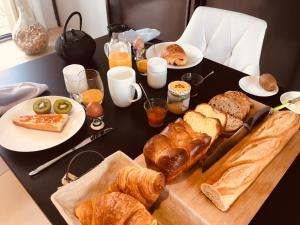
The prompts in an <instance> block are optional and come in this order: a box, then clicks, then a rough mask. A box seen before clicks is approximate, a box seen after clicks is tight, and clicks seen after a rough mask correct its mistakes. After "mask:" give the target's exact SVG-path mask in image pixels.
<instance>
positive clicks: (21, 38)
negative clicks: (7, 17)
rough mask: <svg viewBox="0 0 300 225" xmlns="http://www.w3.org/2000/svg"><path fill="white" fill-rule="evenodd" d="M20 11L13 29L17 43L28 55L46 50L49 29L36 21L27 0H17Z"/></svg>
mask: <svg viewBox="0 0 300 225" xmlns="http://www.w3.org/2000/svg"><path fill="white" fill-rule="evenodd" d="M16 5H17V8H18V12H19V18H18V21H17V23H16V25H15V27H14V30H13V40H14V41H15V43H16V45H17V46H18V47H19V48H20V49H21V50H22V51H24V52H25V53H26V54H28V55H34V54H38V53H41V52H43V51H45V50H46V48H47V46H48V33H47V30H46V29H45V28H44V27H43V26H42V25H41V24H40V23H38V22H37V21H36V19H35V18H34V16H33V14H32V12H31V11H30V8H29V7H28V5H27V2H23V1H21V0H16Z"/></svg>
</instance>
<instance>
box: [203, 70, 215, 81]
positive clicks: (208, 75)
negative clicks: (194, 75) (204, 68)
mask: <svg viewBox="0 0 300 225" xmlns="http://www.w3.org/2000/svg"><path fill="white" fill-rule="evenodd" d="M214 73H215V71H213V70H212V71H211V72H210V73H209V74H207V75H206V76H205V77H204V78H203V80H202V82H204V80H205V79H206V78H208V77H210V76H211V75H213V74H214Z"/></svg>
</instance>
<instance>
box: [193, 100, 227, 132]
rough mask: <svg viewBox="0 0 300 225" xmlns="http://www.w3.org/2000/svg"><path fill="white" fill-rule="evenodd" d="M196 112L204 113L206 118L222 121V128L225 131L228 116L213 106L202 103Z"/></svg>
mask: <svg viewBox="0 0 300 225" xmlns="http://www.w3.org/2000/svg"><path fill="white" fill-rule="evenodd" d="M195 111H196V112H200V113H202V114H203V115H204V116H206V117H211V118H216V119H218V120H219V121H220V123H221V125H222V128H223V129H225V127H226V123H227V114H226V113H224V112H222V111H220V110H218V109H215V108H213V107H212V106H211V105H209V104H207V103H202V104H199V105H197V106H196V108H195Z"/></svg>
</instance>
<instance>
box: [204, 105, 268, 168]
mask: <svg viewBox="0 0 300 225" xmlns="http://www.w3.org/2000/svg"><path fill="white" fill-rule="evenodd" d="M271 111H272V108H271V107H269V106H265V107H263V108H262V109H260V110H259V111H257V112H256V113H255V114H254V115H253V116H251V117H249V118H248V119H247V120H246V121H245V122H244V124H243V126H242V127H241V128H240V129H239V130H238V131H237V132H235V133H234V134H233V135H232V136H231V137H230V138H228V139H226V140H225V141H224V142H223V143H221V144H220V145H219V146H218V147H216V149H215V150H214V151H213V152H212V153H211V154H210V155H208V157H207V158H206V159H205V160H204V162H203V164H202V172H204V171H206V170H207V169H208V168H209V167H211V166H212V165H213V164H214V163H215V162H217V161H218V160H219V159H220V158H221V157H222V156H223V155H225V154H226V153H227V152H228V151H229V150H230V149H231V148H232V147H234V146H235V145H236V144H237V143H238V142H239V141H240V140H241V139H242V138H243V137H245V136H246V135H247V134H249V133H250V131H251V130H252V128H253V126H255V125H256V124H257V123H259V122H260V121H261V120H262V119H263V118H264V117H265V116H267V115H268V114H269V113H270V112H271Z"/></svg>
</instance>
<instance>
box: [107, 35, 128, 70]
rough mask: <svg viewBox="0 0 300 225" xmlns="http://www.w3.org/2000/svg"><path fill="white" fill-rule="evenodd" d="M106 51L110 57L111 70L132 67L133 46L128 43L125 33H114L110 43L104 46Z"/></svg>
mask: <svg viewBox="0 0 300 225" xmlns="http://www.w3.org/2000/svg"><path fill="white" fill-rule="evenodd" d="M104 51H105V54H106V56H107V57H108V63H109V68H112V67H115V66H127V67H132V59H131V44H130V43H129V42H128V41H126V38H125V33H124V32H121V33H112V37H111V40H110V42H109V43H105V45H104Z"/></svg>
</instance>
